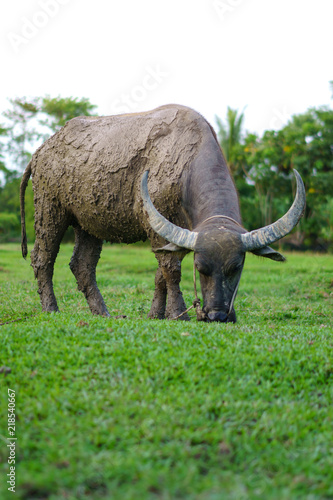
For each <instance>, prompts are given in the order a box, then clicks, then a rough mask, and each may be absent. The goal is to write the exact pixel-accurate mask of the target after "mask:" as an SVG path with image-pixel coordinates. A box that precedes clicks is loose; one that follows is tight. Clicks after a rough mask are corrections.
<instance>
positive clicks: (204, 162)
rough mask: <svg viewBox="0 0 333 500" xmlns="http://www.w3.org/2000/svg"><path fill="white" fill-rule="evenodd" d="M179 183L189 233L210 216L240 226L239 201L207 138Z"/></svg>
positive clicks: (215, 147)
mask: <svg viewBox="0 0 333 500" xmlns="http://www.w3.org/2000/svg"><path fill="white" fill-rule="evenodd" d="M188 172H190V174H189V173H188V174H187V175H186V177H185V182H184V183H183V189H184V201H185V203H184V207H185V209H186V212H187V214H188V217H189V220H190V222H191V226H192V229H193V228H195V227H196V226H198V225H200V224H201V223H202V222H203V221H204V220H205V219H208V218H209V217H212V216H214V215H226V216H228V217H231V218H232V219H235V220H236V221H237V222H238V223H241V216H240V209H239V199H238V194H237V190H236V187H235V184H234V181H233V179H232V177H231V174H230V172H229V169H228V166H227V163H226V161H225V159H224V156H223V153H222V151H221V148H220V146H219V145H218V143H217V141H216V139H215V137H214V136H213V135H212V134H211V135H210V137H209V136H208V137H206V138H205V139H204V141H203V143H202V145H201V147H200V151H199V154H198V155H197V156H196V158H195V159H194V160H193V163H192V165H191V168H190V169H189V171H188Z"/></svg>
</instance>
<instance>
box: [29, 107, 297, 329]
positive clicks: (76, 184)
mask: <svg viewBox="0 0 333 500" xmlns="http://www.w3.org/2000/svg"><path fill="white" fill-rule="evenodd" d="M148 171H149V176H148ZM30 176H32V184H33V190H34V204H35V233H36V240H35V246H34V249H33V251H32V253H31V263H32V267H33V269H34V273H35V277H36V278H37V281H38V286H39V294H40V298H41V304H42V309H43V311H58V306H57V301H56V298H55V296H54V292H53V285H52V276H53V267H54V262H55V259H56V256H57V254H58V251H59V246H60V242H61V240H62V238H63V236H64V233H65V231H66V229H67V227H68V226H70V225H72V226H73V227H74V231H75V247H74V253H73V256H72V259H71V261H70V268H71V270H72V272H73V274H74V276H75V278H76V281H77V284H78V288H79V290H81V291H82V292H83V293H84V295H85V297H86V299H87V301H88V304H89V307H90V309H91V311H92V313H94V314H101V315H104V316H108V315H109V313H108V310H107V308H106V305H105V303H104V300H103V298H102V295H101V294H100V291H99V289H98V287H97V284H96V266H97V262H98V260H99V257H100V253H101V250H102V244H103V241H104V240H106V241H110V242H111V243H115V242H121V243H133V242H136V241H140V240H146V239H147V238H149V240H150V242H151V246H152V249H153V251H154V252H155V256H156V258H157V260H158V269H157V272H156V277H155V292H154V298H153V302H152V306H151V309H150V312H149V317H150V318H160V319H162V318H168V319H172V318H175V317H177V316H178V315H180V314H181V313H183V312H184V311H185V310H186V305H185V303H184V300H183V297H182V293H181V291H180V288H179V283H180V279H181V261H182V259H183V257H184V256H185V255H186V253H188V252H189V251H191V250H192V251H193V252H194V258H195V266H196V268H197V270H198V271H199V274H200V282H201V290H202V295H203V309H202V312H203V315H204V318H205V319H206V320H207V321H220V322H235V321H236V315H235V311H234V307H233V304H234V299H235V296H236V293H237V289H238V285H239V280H240V276H241V273H242V269H243V265H244V259H245V254H246V252H248V251H250V252H253V253H255V254H256V255H260V256H262V257H268V258H270V259H273V260H277V261H283V260H284V257H283V256H282V255H281V254H280V253H278V252H276V251H275V250H273V249H272V248H270V247H269V246H268V245H270V244H271V243H273V242H275V241H277V240H278V239H280V238H282V237H283V236H285V235H286V234H287V233H289V232H290V231H291V230H292V229H293V227H294V226H295V225H296V224H297V222H298V221H299V219H300V217H301V216H302V213H303V210H304V206H305V192H304V185H303V182H302V180H301V178H300V176H299V174H298V173H297V172H295V176H296V181H297V193H296V197H295V200H294V203H293V205H292V207H291V208H290V210H289V211H288V212H287V214H285V215H284V216H283V217H282V218H281V219H279V220H278V221H277V222H275V223H274V224H272V225H270V226H267V227H264V228H261V229H258V230H256V231H253V232H247V231H246V230H245V229H244V228H243V227H242V224H241V216H240V209H239V202H238V195H237V191H236V188H235V185H234V182H233V180H232V178H231V175H230V172H229V170H228V167H227V164H226V161H225V159H224V156H223V153H222V151H221V148H220V146H219V144H218V141H217V138H216V134H215V133H214V130H213V129H212V127H211V126H210V125H209V123H208V122H207V121H206V120H205V119H204V118H203V117H202V116H201V115H200V114H198V113H197V112H195V111H193V110H192V109H189V108H187V107H184V106H178V105H167V106H162V107H159V108H157V109H155V110H153V111H149V112H146V113H137V114H126V115H117V116H105V117H78V118H74V119H72V120H70V121H69V122H68V123H67V124H66V125H65V126H64V127H63V128H62V129H61V130H60V131H59V132H57V133H56V134H55V135H53V136H52V137H51V138H49V139H48V140H47V141H46V142H45V143H44V144H43V145H42V146H41V147H40V148H39V149H38V150H37V151H36V152H35V154H34V155H33V157H32V159H31V161H30V163H29V165H28V166H27V168H26V171H25V172H24V175H23V178H22V182H21V195H20V199H21V218H22V254H23V257H24V258H25V257H26V255H27V239H26V230H25V213H24V194H25V189H26V186H27V183H28V180H29V178H30ZM148 177H149V192H148ZM149 193H150V196H151V198H150V196H149ZM182 319H188V316H187V314H184V315H183V316H182Z"/></svg>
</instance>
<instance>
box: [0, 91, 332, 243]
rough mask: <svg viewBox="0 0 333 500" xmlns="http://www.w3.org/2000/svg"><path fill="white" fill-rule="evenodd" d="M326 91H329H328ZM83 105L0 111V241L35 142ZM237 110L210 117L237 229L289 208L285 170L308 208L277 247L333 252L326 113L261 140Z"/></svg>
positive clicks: (41, 102)
mask: <svg viewBox="0 0 333 500" xmlns="http://www.w3.org/2000/svg"><path fill="white" fill-rule="evenodd" d="M332 90H333V88H332ZM95 108H96V106H94V105H93V104H91V103H90V102H89V100H88V99H77V98H59V97H58V98H51V97H49V96H46V97H43V98H41V97H40V98H34V99H30V100H27V99H26V98H16V99H12V100H10V108H9V109H8V110H7V111H5V112H4V113H3V119H4V120H3V122H4V123H3V125H2V126H1V127H0V140H2V142H1V141H0V174H1V173H2V178H1V177H0V179H1V184H0V241H17V240H18V239H19V234H20V217H19V195H18V193H19V184H20V177H21V175H22V172H23V170H24V168H25V167H26V165H27V164H28V162H29V159H30V157H31V153H32V152H33V151H34V150H35V149H36V146H37V145H38V144H41V143H42V141H43V140H45V139H46V138H47V137H49V136H50V135H51V134H52V133H54V132H56V131H57V130H58V129H59V128H60V127H61V126H63V125H64V124H65V122H66V121H67V120H69V119H70V118H73V117H75V116H79V115H91V114H93V113H94V111H95ZM243 121H244V112H242V113H239V112H238V110H233V109H230V108H228V112H227V116H226V119H225V120H222V119H221V118H218V117H216V122H217V127H218V131H219V139H220V142H221V146H222V149H223V151H224V154H225V156H226V159H227V161H228V164H229V168H230V170H231V171H232V173H233V175H234V179H235V182H236V185H237V188H238V191H239V194H240V201H241V209H242V215H243V223H244V225H245V227H246V228H247V229H249V230H252V229H255V228H257V227H261V226H263V225H266V224H269V223H271V222H272V221H274V220H276V219H278V218H279V217H281V215H282V214H283V213H285V212H286V210H287V209H288V208H289V206H290V203H291V199H292V196H291V195H292V186H293V189H294V184H292V183H293V175H292V173H291V172H292V169H293V168H296V169H297V170H298V171H299V172H300V174H301V175H302V178H303V180H304V183H305V187H306V196H307V208H306V213H305V216H304V218H303V219H302V221H301V223H300V225H299V226H298V227H297V229H296V230H295V231H294V232H293V233H292V234H291V235H289V236H288V237H287V238H286V239H285V240H284V241H283V244H285V245H286V244H288V245H289V247H292V248H297V249H313V250H318V251H325V250H332V249H333V197H332V192H333V110H332V109H330V108H329V107H328V106H327V107H322V108H313V109H309V110H308V111H306V112H305V113H303V114H300V115H295V116H293V117H292V118H291V119H290V121H289V123H288V124H287V125H285V126H284V127H283V128H282V129H281V130H267V131H265V132H264V133H263V134H262V136H258V135H256V134H253V133H250V132H246V133H245V132H244V130H243ZM26 206H27V208H26V211H27V232H28V237H29V238H30V240H33V239H34V230H33V194H32V191H31V187H29V188H28V191H27V195H26Z"/></svg>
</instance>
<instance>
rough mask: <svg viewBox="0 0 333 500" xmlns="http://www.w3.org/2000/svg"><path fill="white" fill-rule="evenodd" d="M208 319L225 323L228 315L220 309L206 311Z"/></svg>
mask: <svg viewBox="0 0 333 500" xmlns="http://www.w3.org/2000/svg"><path fill="white" fill-rule="evenodd" d="M208 319H209V320H210V321H220V322H221V323H225V322H226V321H227V319H228V315H227V314H225V313H223V312H221V311H218V312H210V313H208Z"/></svg>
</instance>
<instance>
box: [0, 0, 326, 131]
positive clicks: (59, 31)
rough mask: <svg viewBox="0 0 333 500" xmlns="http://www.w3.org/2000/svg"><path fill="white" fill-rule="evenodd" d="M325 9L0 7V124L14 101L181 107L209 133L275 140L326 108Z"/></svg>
mask: <svg viewBox="0 0 333 500" xmlns="http://www.w3.org/2000/svg"><path fill="white" fill-rule="evenodd" d="M332 19H333V1H332V0H316V1H314V0H168V1H166V0H164V1H162V0H109V1H106V0H95V1H93V2H92V1H91V0H14V1H12V2H1V7H0V31H1V63H2V64H1V65H2V72H1V73H2V75H1V86H0V89H1V91H0V112H3V111H4V110H6V109H7V108H8V106H9V105H8V100H7V99H8V98H14V97H23V96H26V97H33V96H44V95H46V94H48V95H50V96H51V97H56V96H61V97H69V96H71V97H78V98H82V97H86V98H89V100H90V101H91V102H92V103H93V104H96V105H97V114H100V115H110V114H117V113H121V112H139V111H145V110H149V109H153V108H155V107H157V106H160V105H163V104H168V103H177V104H183V105H186V106H190V107H192V108H194V109H195V110H197V111H199V112H200V113H201V114H202V115H204V116H205V117H206V118H207V119H208V120H209V121H210V122H211V123H212V125H213V126H214V127H215V128H216V122H215V115H218V116H220V117H221V118H222V119H223V118H225V115H226V111H227V107H228V106H230V107H231V108H234V109H239V110H240V111H242V110H243V109H244V110H245V129H246V130H247V131H249V132H257V133H258V134H260V133H262V132H263V131H264V130H267V129H273V128H275V129H279V128H281V127H282V126H283V125H285V124H286V123H287V121H288V119H289V118H290V116H291V115H292V114H295V113H303V112H305V111H306V110H307V109H308V108H309V107H316V106H321V105H330V106H332V105H333V100H332V99H331V91H330V87H329V81H330V80H333V67H332V62H333V36H332Z"/></svg>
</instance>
